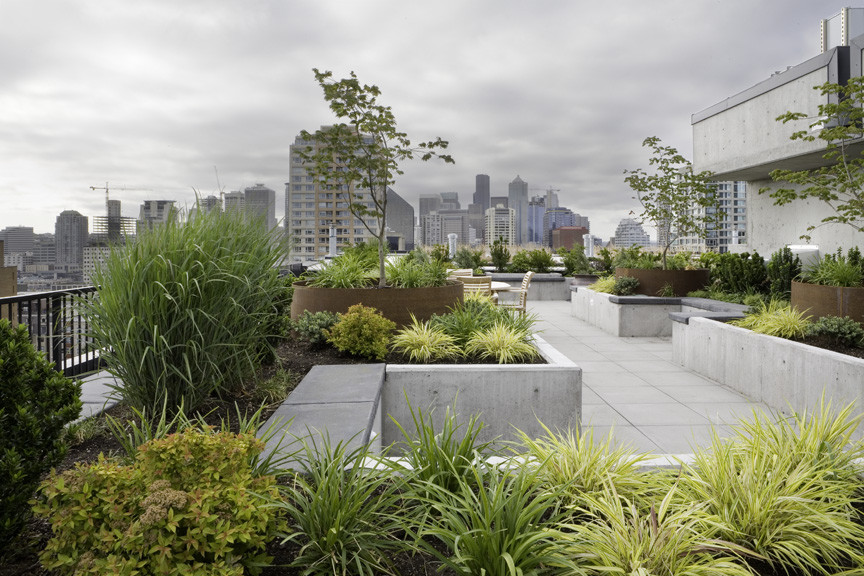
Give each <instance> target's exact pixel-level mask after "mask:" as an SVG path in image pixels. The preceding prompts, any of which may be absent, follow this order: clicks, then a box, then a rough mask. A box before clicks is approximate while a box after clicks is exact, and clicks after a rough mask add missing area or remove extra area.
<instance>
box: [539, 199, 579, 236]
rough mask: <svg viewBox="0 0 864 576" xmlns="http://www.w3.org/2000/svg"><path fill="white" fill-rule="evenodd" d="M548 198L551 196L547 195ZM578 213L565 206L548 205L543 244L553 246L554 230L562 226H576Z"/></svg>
mask: <svg viewBox="0 0 864 576" xmlns="http://www.w3.org/2000/svg"><path fill="white" fill-rule="evenodd" d="M546 198H547V200H548V198H549V196H548V195H547V197H546ZM575 225H576V215H575V214H573V211H572V210H570V209H569V208H565V207H564V206H559V207H557V208H549V207H548V206H547V207H546V212H545V213H544V214H543V245H544V246H549V247H551V246H552V231H553V230H555V229H556V228H560V227H562V226H575Z"/></svg>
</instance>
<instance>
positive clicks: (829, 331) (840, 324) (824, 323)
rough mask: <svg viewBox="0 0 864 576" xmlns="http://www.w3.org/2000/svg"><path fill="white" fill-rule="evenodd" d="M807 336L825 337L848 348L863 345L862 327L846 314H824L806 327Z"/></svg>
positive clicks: (863, 334)
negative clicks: (842, 315) (840, 315)
mask: <svg viewBox="0 0 864 576" xmlns="http://www.w3.org/2000/svg"><path fill="white" fill-rule="evenodd" d="M807 336H817V337H823V338H827V339H828V340H830V341H831V342H833V343H835V344H839V345H841V346H848V347H850V348H860V347H864V327H862V326H861V324H860V323H859V322H856V321H855V320H853V319H852V318H850V317H848V316H844V317H842V318H841V317H839V316H824V317H822V318H819V319H818V320H816V321H815V322H813V323H812V324H810V325H809V326H808V327H807Z"/></svg>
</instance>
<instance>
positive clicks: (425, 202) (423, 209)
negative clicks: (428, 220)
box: [418, 194, 441, 218]
mask: <svg viewBox="0 0 864 576" xmlns="http://www.w3.org/2000/svg"><path fill="white" fill-rule="evenodd" d="M419 202H420V210H419V212H418V215H419V216H420V217H421V218H422V217H423V216H426V215H427V214H432V213H433V212H438V210H440V209H441V195H440V194H421V195H420V201H419Z"/></svg>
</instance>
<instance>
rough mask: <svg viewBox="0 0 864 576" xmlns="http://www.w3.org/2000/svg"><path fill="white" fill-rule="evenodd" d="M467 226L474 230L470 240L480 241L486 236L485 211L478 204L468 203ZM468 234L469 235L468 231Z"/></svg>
mask: <svg viewBox="0 0 864 576" xmlns="http://www.w3.org/2000/svg"><path fill="white" fill-rule="evenodd" d="M468 227H469V229H471V230H474V237H473V240H472V242H482V241H483V239H484V238H485V237H486V232H485V231H486V211H485V210H483V206H481V205H480V204H469V205H468ZM468 235H469V237H470V236H471V232H470V231H469V233H468Z"/></svg>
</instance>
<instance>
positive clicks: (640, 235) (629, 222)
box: [615, 218, 651, 248]
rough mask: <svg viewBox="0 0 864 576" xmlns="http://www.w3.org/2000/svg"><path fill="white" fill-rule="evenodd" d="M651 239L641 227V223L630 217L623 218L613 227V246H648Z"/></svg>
mask: <svg viewBox="0 0 864 576" xmlns="http://www.w3.org/2000/svg"><path fill="white" fill-rule="evenodd" d="M650 244H651V239H650V238H649V236H648V234H647V233H646V232H645V230H644V229H643V228H642V224H640V223H639V222H637V221H636V220H633V219H632V218H624V219H623V220H621V222H619V223H618V227H617V228H616V229H615V247H616V248H628V247H630V246H649V245H650Z"/></svg>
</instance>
